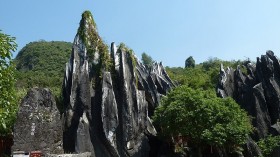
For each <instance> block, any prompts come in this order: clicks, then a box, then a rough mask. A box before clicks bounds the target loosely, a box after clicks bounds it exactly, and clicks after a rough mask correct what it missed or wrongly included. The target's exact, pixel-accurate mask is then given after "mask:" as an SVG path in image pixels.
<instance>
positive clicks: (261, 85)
mask: <svg viewBox="0 0 280 157" xmlns="http://www.w3.org/2000/svg"><path fill="white" fill-rule="evenodd" d="M245 66H246V69H247V72H245V73H244V72H242V71H241V69H240V67H237V69H236V70H233V69H232V70H230V71H229V72H225V70H223V68H221V71H220V79H219V82H218V85H217V94H218V95H219V96H220V97H228V96H230V97H232V98H233V99H235V100H236V102H237V103H238V104H240V106H241V107H242V108H244V109H245V110H246V111H247V112H248V113H249V115H250V116H252V117H253V119H252V122H253V126H254V127H255V128H256V129H255V131H254V133H253V135H252V139H254V140H256V141H257V140H259V139H261V138H264V137H266V136H268V135H269V134H273V135H280V132H279V130H280V129H279V128H278V127H277V126H278V125H276V124H278V121H279V118H280V84H279V82H280V64H279V59H278V58H277V57H276V56H275V55H274V53H273V52H272V51H267V52H266V55H262V56H261V57H260V58H259V57H258V58H257V62H256V65H254V64H253V63H249V62H248V63H247V64H246V65H245ZM275 126H276V127H275ZM251 142H252V141H251ZM256 147H257V146H256ZM256 147H255V146H254V147H252V149H253V148H254V149H255V148H256ZM251 151H255V152H258V151H257V150H251ZM247 152H250V150H247Z"/></svg>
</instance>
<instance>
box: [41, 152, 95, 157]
mask: <svg viewBox="0 0 280 157" xmlns="http://www.w3.org/2000/svg"><path fill="white" fill-rule="evenodd" d="M45 157H94V156H93V155H92V153H91V152H85V153H80V154H46V155H45Z"/></svg>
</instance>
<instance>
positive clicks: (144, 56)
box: [141, 52, 154, 69]
mask: <svg viewBox="0 0 280 157" xmlns="http://www.w3.org/2000/svg"><path fill="white" fill-rule="evenodd" d="M141 60H142V63H143V64H144V65H145V67H146V68H148V69H149V68H151V67H152V65H153V63H154V60H153V59H152V57H151V56H149V55H148V54H146V53H145V52H143V53H142V58H141Z"/></svg>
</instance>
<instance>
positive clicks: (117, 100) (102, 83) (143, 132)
mask: <svg viewBox="0 0 280 157" xmlns="http://www.w3.org/2000/svg"><path fill="white" fill-rule="evenodd" d="M84 17H85V16H83V18H84ZM92 19H93V18H92V17H91V18H88V19H82V20H81V21H86V22H85V26H83V23H82V25H81V26H80V27H84V29H79V30H85V32H86V33H85V37H83V38H85V39H88V38H90V37H89V36H87V35H90V34H96V33H97V30H96V29H95V26H91V25H90V24H91V23H93V22H90V20H92ZM91 31H93V32H91ZM94 37H95V39H94V40H92V41H91V40H88V43H84V42H83V38H82V37H81V36H80V34H79V33H78V34H77V35H76V37H75V40H74V43H73V50H72V55H71V58H70V60H69V63H67V65H66V71H65V78H64V84H63V96H64V108H65V111H64V113H63V117H64V150H65V151H66V152H76V153H82V152H92V154H94V156H97V157H100V156H102V157H118V156H121V157H146V156H149V149H150V144H149V139H148V135H149V136H154V135H156V130H155V128H154V126H153V125H152V123H151V120H150V118H149V116H150V115H152V114H153V112H154V109H155V107H156V106H157V105H158V104H159V101H160V97H161V96H162V95H165V94H166V93H167V92H168V91H169V90H170V89H171V88H172V87H174V84H173V83H172V81H171V80H170V78H169V77H168V75H167V73H166V71H165V70H164V68H163V66H162V64H161V63H159V64H158V63H156V64H154V66H153V68H152V70H147V69H146V68H145V67H144V65H143V64H142V63H141V62H140V61H138V59H137V58H136V56H134V54H133V53H131V52H129V51H128V50H126V49H121V48H116V46H115V44H114V43H112V45H111V54H110V55H109V56H110V57H111V59H110V60H111V63H112V66H111V68H110V69H106V68H105V67H106V65H104V64H106V62H109V61H110V60H106V61H105V60H101V59H100V58H102V56H103V57H104V53H107V52H105V51H104V52H103V51H102V52H101V50H100V49H99V48H100V47H99V45H98V44H97V42H96V41H102V39H101V38H99V36H98V35H95V36H94ZM85 45H87V46H90V47H91V48H92V49H93V50H94V51H93V52H92V51H91V52H92V53H93V54H90V56H89V54H87V52H88V51H89V50H88V48H89V47H87V46H85ZM92 56H94V57H92Z"/></svg>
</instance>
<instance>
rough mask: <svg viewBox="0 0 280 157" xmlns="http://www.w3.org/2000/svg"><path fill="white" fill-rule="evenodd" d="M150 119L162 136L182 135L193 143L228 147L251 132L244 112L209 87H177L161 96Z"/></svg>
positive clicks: (235, 146)
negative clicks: (208, 88)
mask: <svg viewBox="0 0 280 157" xmlns="http://www.w3.org/2000/svg"><path fill="white" fill-rule="evenodd" d="M161 103H162V105H160V106H159V107H157V108H156V110H155V114H154V116H153V120H154V122H155V124H156V125H158V126H159V128H160V129H161V135H163V136H164V137H165V138H170V137H171V136H172V137H178V136H183V137H186V139H188V141H187V142H188V143H191V144H193V145H194V146H203V145H210V146H213V147H220V146H223V147H226V148H229V149H231V150H233V149H236V148H237V146H239V145H241V144H243V143H245V141H246V140H247V136H248V135H249V133H250V132H251V131H252V126H251V124H250V120H249V118H248V116H247V114H246V112H245V111H244V110H242V109H240V107H239V105H238V104H237V103H235V101H234V100H233V99H231V98H226V99H222V98H218V97H216V95H215V93H214V92H212V91H209V90H206V91H203V90H200V89H197V90H195V89H191V88H189V87H187V86H180V87H177V88H175V89H174V90H172V91H171V92H170V93H168V94H167V96H166V97H164V98H163V99H162V102H161Z"/></svg>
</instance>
